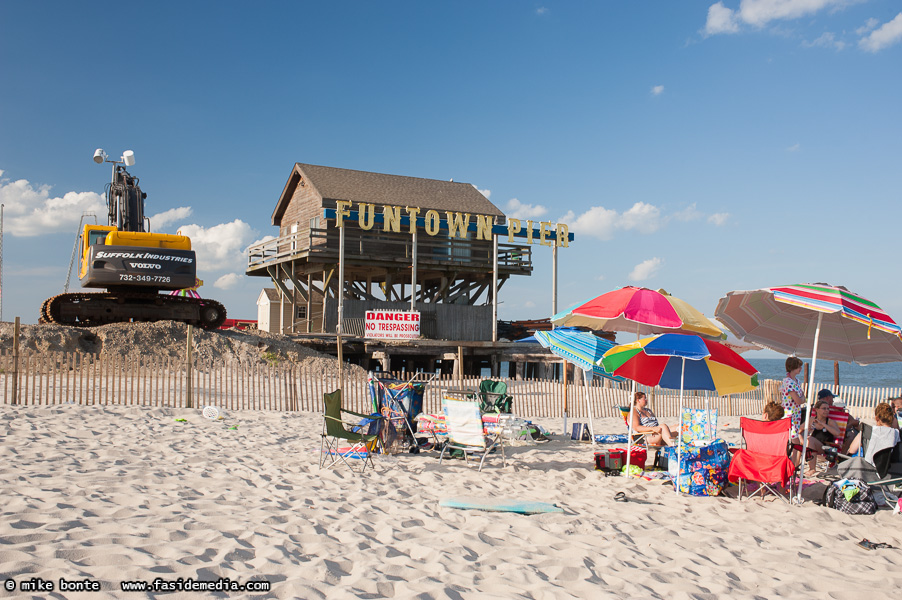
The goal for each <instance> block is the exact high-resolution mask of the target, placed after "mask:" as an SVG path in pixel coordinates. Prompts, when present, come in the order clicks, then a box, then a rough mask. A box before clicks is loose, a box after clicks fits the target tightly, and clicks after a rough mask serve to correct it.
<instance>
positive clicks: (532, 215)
mask: <svg viewBox="0 0 902 600" xmlns="http://www.w3.org/2000/svg"><path fill="white" fill-rule="evenodd" d="M506 208H507V210H506V211H505V214H507V216H509V217H513V218H515V219H538V218H540V217H544V216H545V215H546V214H547V213H548V209H547V208H545V207H544V206H542V205H541V204H523V203H522V202H520V201H519V200H517V199H516V198H511V199H510V200H508V201H507V207H506Z"/></svg>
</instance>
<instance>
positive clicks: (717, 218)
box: [708, 213, 730, 227]
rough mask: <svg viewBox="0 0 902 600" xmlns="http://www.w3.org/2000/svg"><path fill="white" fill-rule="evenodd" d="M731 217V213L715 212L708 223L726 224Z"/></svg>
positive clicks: (718, 225)
mask: <svg viewBox="0 0 902 600" xmlns="http://www.w3.org/2000/svg"><path fill="white" fill-rule="evenodd" d="M729 218H730V213H714V214H713V215H711V216H710V217H708V223H711V224H712V225H715V226H717V227H720V226H722V225H723V224H725V223H726V222H727V219H729Z"/></svg>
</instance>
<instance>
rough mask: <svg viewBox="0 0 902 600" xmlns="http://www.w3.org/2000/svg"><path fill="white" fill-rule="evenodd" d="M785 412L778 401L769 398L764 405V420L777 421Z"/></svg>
mask: <svg viewBox="0 0 902 600" xmlns="http://www.w3.org/2000/svg"><path fill="white" fill-rule="evenodd" d="M785 414H786V409H784V408H783V406H781V405H780V404H779V403H777V402H774V401H773V400H771V401H770V402H768V403H767V404H765V405H764V414H763V415H762V417H764V420H765V421H779V420H780V419H782V418H783V415H785Z"/></svg>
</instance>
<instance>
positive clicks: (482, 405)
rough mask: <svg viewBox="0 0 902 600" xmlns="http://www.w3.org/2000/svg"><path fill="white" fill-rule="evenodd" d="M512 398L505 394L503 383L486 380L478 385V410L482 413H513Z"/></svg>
mask: <svg viewBox="0 0 902 600" xmlns="http://www.w3.org/2000/svg"><path fill="white" fill-rule="evenodd" d="M513 406H514V397H513V396H511V395H510V394H508V393H507V384H506V383H504V382H503V381H494V380H492V379H486V380H484V381H483V382H482V383H480V384H479V410H481V411H482V412H484V413H508V414H509V413H511V412H513Z"/></svg>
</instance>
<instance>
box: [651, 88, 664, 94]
mask: <svg viewBox="0 0 902 600" xmlns="http://www.w3.org/2000/svg"><path fill="white" fill-rule="evenodd" d="M663 93H664V86H663V85H656V86H654V87H652V88H651V95H652V96H660V95H661V94H663Z"/></svg>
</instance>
